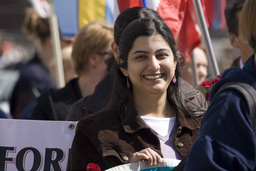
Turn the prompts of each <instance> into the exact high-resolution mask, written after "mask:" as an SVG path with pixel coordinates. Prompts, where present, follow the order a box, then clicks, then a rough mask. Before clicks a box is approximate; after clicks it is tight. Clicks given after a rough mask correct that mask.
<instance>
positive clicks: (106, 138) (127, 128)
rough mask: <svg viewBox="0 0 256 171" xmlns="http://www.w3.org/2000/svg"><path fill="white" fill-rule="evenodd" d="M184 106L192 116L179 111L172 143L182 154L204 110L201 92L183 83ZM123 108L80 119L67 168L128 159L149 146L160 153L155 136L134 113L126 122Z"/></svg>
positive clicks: (106, 164) (109, 164)
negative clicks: (185, 104)
mask: <svg viewBox="0 0 256 171" xmlns="http://www.w3.org/2000/svg"><path fill="white" fill-rule="evenodd" d="M185 85H186V86H182V87H183V91H185V92H184V93H185V94H186V97H187V98H186V102H187V106H188V107H189V108H190V109H191V113H193V114H194V116H195V117H191V116H185V115H184V114H183V113H182V112H180V111H179V112H178V114H177V116H176V122H177V130H176V135H175V138H174V145H175V148H176V149H177V151H178V152H179V153H180V154H181V155H182V156H183V157H184V156H186V155H187V154H188V153H189V151H190V148H191V146H192V144H193V142H194V141H195V139H196V138H197V136H198V133H199V128H200V125H201V118H202V114H203V113H204V112H205V110H206V107H207V106H206V102H205V100H204V97H203V95H202V94H201V93H200V92H199V91H196V90H195V89H193V87H191V86H190V85H188V84H187V83H185ZM122 112H124V111H118V110H117V111H103V112H99V113H94V114H91V115H89V116H87V117H85V118H83V119H81V120H80V121H79V122H78V124H77V131H76V135H75V137H74V140H73V144H72V148H71V150H70V156H69V163H68V168H67V170H86V166H87V165H88V163H95V164H98V165H99V166H100V168H101V169H102V170H105V169H108V168H111V167H114V166H117V165H121V164H126V163H129V162H130V157H131V155H132V154H133V153H135V152H137V151H140V150H142V149H144V148H148V147H150V148H152V149H154V150H155V151H156V152H158V153H159V154H160V155H161V156H162V153H161V150H160V142H159V139H158V137H157V136H156V135H155V133H154V132H153V131H152V129H151V128H149V127H148V126H147V125H146V124H145V123H144V122H143V121H142V119H141V118H140V117H139V116H138V115H137V113H135V114H134V115H135V119H134V120H133V121H132V122H129V123H127V122H126V120H125V119H124V116H123V115H122Z"/></svg>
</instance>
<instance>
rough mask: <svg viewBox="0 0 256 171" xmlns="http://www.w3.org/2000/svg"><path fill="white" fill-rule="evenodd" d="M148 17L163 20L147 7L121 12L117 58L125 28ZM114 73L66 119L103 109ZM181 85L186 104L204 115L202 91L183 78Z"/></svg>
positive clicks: (116, 34) (114, 48)
mask: <svg viewBox="0 0 256 171" xmlns="http://www.w3.org/2000/svg"><path fill="white" fill-rule="evenodd" d="M146 17H149V18H154V19H157V20H162V18H161V17H160V16H159V14H158V13H157V12H156V11H154V10H152V9H149V8H145V7H134V8H128V9H126V10H124V11H123V12H122V13H120V15H119V16H118V17H117V19H116V21H115V25H114V42H113V43H112V45H111V47H112V52H113V55H114V56H115V58H117V57H118V51H119V50H118V46H119V39H120V36H121V34H122V32H123V30H124V28H125V27H126V26H127V25H128V24H129V23H130V22H132V21H134V20H136V19H139V18H146ZM115 58H111V59H115ZM112 62H114V63H115V62H116V61H115V60H113V61H112ZM113 75H114V72H113V70H112V69H110V71H109V72H108V74H107V75H106V76H105V77H104V78H103V80H102V81H100V82H99V84H98V85H97V86H96V88H95V91H94V93H93V94H92V95H90V96H87V97H85V98H82V99H81V100H79V101H78V102H76V103H74V105H73V106H72V107H71V109H70V112H69V114H68V116H67V119H66V120H68V121H70V120H71V121H78V120H80V119H81V118H83V117H84V116H87V115H89V114H91V113H94V112H97V111H99V110H101V109H103V108H104V107H105V106H106V105H107V104H108V102H109V99H110V96H111V92H112V85H113V82H114V81H113V80H114V76H113ZM181 87H182V91H183V92H184V95H185V101H186V102H187V103H186V104H187V105H188V106H190V108H193V112H194V113H195V114H196V115H198V116H200V115H203V113H204V112H205V110H206V109H207V103H206V101H205V98H204V95H203V94H202V93H201V92H200V91H198V90H196V89H194V88H193V87H192V86H191V85H190V84H188V83H187V82H186V81H184V80H183V79H181Z"/></svg>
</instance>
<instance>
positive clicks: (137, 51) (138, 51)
mask: <svg viewBox="0 0 256 171" xmlns="http://www.w3.org/2000/svg"><path fill="white" fill-rule="evenodd" d="M136 53H146V54H149V52H147V51H144V50H136V51H135V52H133V53H132V55H134V54H136Z"/></svg>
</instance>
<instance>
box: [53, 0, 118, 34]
mask: <svg viewBox="0 0 256 171" xmlns="http://www.w3.org/2000/svg"><path fill="white" fill-rule="evenodd" d="M53 3H54V7H55V11H56V14H57V17H58V22H59V27H60V31H61V33H62V35H63V36H64V37H74V36H75V34H76V32H77V30H78V29H79V28H81V27H82V26H84V25H85V24H87V23H88V22H89V21H94V20H99V21H105V22H107V23H109V24H113V22H114V17H113V14H114V0H53Z"/></svg>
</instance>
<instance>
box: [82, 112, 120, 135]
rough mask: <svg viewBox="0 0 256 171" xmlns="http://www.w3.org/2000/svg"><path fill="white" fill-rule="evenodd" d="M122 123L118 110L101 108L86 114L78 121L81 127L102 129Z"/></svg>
mask: <svg viewBox="0 0 256 171" xmlns="http://www.w3.org/2000/svg"><path fill="white" fill-rule="evenodd" d="M115 125H120V119H119V117H118V112H117V111H110V110H101V111H99V112H95V113H92V114H90V115H87V116H84V117H83V118H82V119H81V120H79V121H78V127H79V128H80V129H94V130H102V129H109V128H111V127H115Z"/></svg>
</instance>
